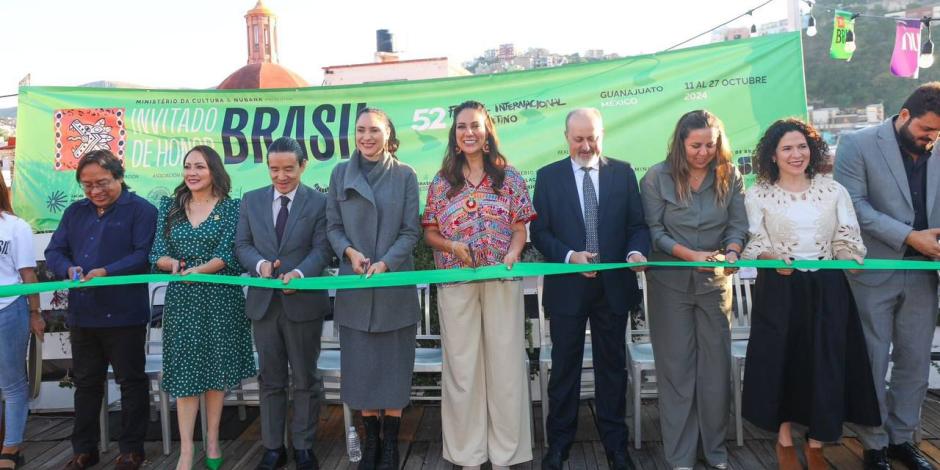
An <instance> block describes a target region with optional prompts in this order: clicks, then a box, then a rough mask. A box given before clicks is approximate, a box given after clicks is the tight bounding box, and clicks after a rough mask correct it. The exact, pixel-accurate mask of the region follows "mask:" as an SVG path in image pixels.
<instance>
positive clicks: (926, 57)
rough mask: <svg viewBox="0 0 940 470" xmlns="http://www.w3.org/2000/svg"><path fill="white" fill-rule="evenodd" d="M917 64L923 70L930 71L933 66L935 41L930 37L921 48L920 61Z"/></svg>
mask: <svg viewBox="0 0 940 470" xmlns="http://www.w3.org/2000/svg"><path fill="white" fill-rule="evenodd" d="M917 62H918V64H919V65H920V68H922V69H929V68H930V67H931V66H933V40H931V39H930V38H929V37H928V38H927V42H925V43H924V45H923V46H921V48H920V59H919V60H918V61H917Z"/></svg>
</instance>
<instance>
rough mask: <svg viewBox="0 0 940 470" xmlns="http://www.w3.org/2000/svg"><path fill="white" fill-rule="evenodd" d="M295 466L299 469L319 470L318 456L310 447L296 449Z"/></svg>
mask: <svg viewBox="0 0 940 470" xmlns="http://www.w3.org/2000/svg"><path fill="white" fill-rule="evenodd" d="M294 468H296V469H297V470H319V469H320V463H319V462H317V456H316V455H314V454H313V451H312V450H310V449H298V450H294Z"/></svg>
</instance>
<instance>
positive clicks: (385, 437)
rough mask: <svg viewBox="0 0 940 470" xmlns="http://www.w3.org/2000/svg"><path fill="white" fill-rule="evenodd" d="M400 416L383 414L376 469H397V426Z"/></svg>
mask: <svg viewBox="0 0 940 470" xmlns="http://www.w3.org/2000/svg"><path fill="white" fill-rule="evenodd" d="M399 425H401V418H399V417H397V416H385V417H384V418H382V456H381V457H380V458H381V460H379V467H378V470H398V427H399Z"/></svg>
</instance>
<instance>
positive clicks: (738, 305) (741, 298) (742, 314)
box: [731, 271, 754, 447]
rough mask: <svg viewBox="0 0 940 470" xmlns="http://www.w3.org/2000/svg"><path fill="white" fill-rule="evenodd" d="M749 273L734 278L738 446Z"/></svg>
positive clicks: (733, 366) (748, 315) (733, 360)
mask: <svg viewBox="0 0 940 470" xmlns="http://www.w3.org/2000/svg"><path fill="white" fill-rule="evenodd" d="M748 274H749V273H747V272H741V271H739V272H738V273H735V275H734V277H733V278H732V281H731V282H732V285H733V288H734V303H735V308H734V310H733V311H732V314H733V315H734V318H733V319H732V321H731V383H732V387H733V389H734V390H733V398H732V400H733V401H734V404H733V405H734V431H735V436H736V439H737V443H738V446H739V447H740V446H743V445H744V420H743V418H742V417H741V392H742V390H743V388H744V387H743V385H744V360H745V356H746V355H747V342H748V337H749V336H750V335H751V284H752V283H753V281H754V279H753V278H750V277H746V276H747V275H748Z"/></svg>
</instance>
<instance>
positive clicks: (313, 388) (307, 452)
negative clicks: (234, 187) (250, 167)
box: [235, 137, 331, 470]
mask: <svg viewBox="0 0 940 470" xmlns="http://www.w3.org/2000/svg"><path fill="white" fill-rule="evenodd" d="M306 167H307V157H306V155H305V154H304V151H303V149H302V148H301V147H300V144H298V143H297V141H296V140H294V139H292V138H290V137H282V138H280V139H277V140H275V141H274V142H272V143H271V145H270V146H269V147H268V172H269V173H270V176H271V182H272V183H273V184H272V185H271V186H267V187H264V188H260V189H256V190H254V191H250V192H248V193H245V195H244V196H243V197H242V202H241V212H240V214H239V219H238V230H237V232H236V233H235V255H236V256H237V257H238V261H239V262H240V263H241V264H242V266H244V267H245V268H247V269H248V270H249V271H250V272H251V274H252V275H253V276H260V277H266V278H270V277H277V278H279V279H283V281H284V283H285V284H286V283H288V282H290V280H291V279H295V278H303V277H310V276H319V275H320V273H321V272H322V271H323V268H324V267H326V265H327V263H328V262H329V261H330V258H331V255H330V251H329V250H330V248H329V243H328V242H327V239H326V196H325V195H323V194H320V193H319V192H317V191H315V190H313V189H312V188H310V187H309V186H306V185H304V184H302V183H301V182H300V176H301V175H302V174H303V172H304V169H306ZM329 310H330V301H329V298H328V297H327V294H326V292H325V291H299V292H298V291H293V290H279V289H261V288H255V287H251V288H249V289H248V299H247V302H246V304H245V314H246V315H247V316H248V318H250V319H251V320H252V327H253V329H254V337H255V345H256V347H257V350H258V359H259V363H260V372H259V374H258V383H259V385H260V388H261V440H262V443H263V444H264V447H265V449H266V451H265V453H264V456H263V457H262V459H261V462H260V463H259V464H258V467H257V469H258V470H274V469H276V468H280V467H283V466H284V465H286V463H287V450H286V449H285V448H284V443H283V437H284V429H285V422H286V420H287V397H288V394H287V385H288V383H291V382H292V383H293V388H292V392H291V394H292V396H293V400H294V413H293V418H292V420H291V432H292V446H293V447H294V459H295V464H296V468H298V469H317V468H319V466H318V463H317V459H316V456H315V455H314V454H313V438H314V434H315V433H316V424H317V419H318V418H319V414H320V403H319V398H320V390H321V384H320V381H319V378H318V377H317V375H316V370H317V358H318V357H319V355H320V333H321V331H322V329H323V317H324V316H325V315H326V314H327V313H328V312H329ZM288 364H289V368H288ZM288 371H291V372H290V376H291V377H292V381H291V380H290V378H289V373H288Z"/></svg>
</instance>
